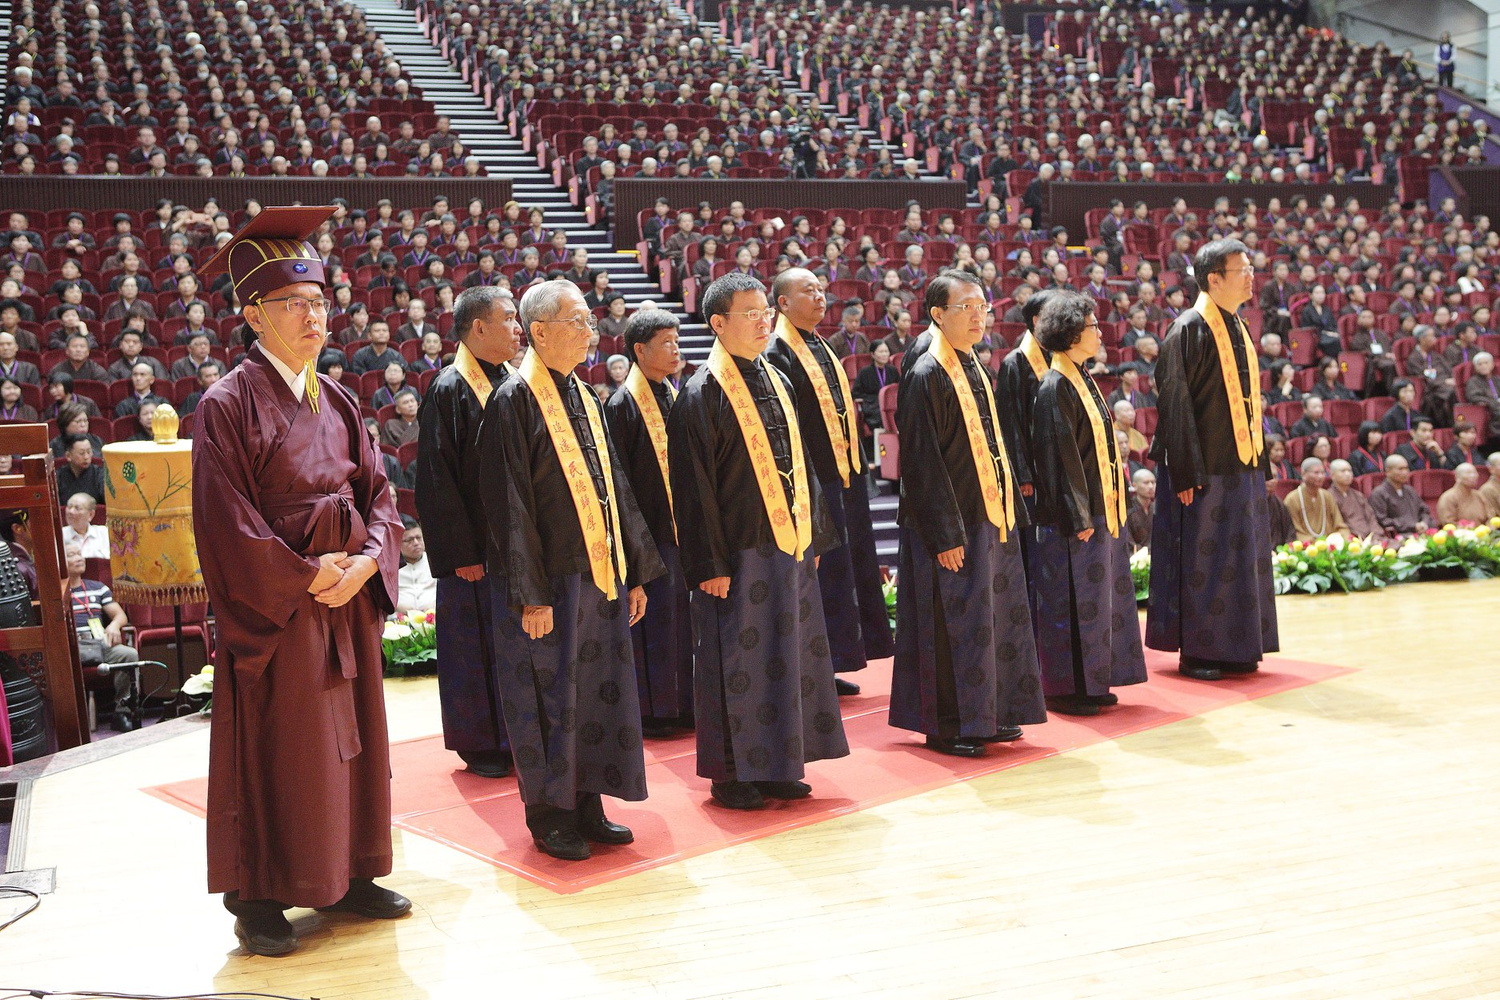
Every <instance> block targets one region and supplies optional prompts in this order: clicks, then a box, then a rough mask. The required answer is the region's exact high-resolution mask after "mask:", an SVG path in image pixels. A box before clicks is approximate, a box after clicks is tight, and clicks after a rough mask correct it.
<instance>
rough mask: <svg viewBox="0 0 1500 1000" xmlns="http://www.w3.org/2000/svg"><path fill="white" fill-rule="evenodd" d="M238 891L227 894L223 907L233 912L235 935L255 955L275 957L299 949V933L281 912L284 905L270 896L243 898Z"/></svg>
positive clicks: (243, 946)
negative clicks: (268, 897)
mask: <svg viewBox="0 0 1500 1000" xmlns="http://www.w3.org/2000/svg"><path fill="white" fill-rule="evenodd" d="M239 896H240V894H239V893H238V892H226V893H225V894H224V909H226V910H228V911H229V912H230V913H233V914H234V917H235V920H234V936H235V937H237V938H239V941H240V947H242V948H244V949H245V950H246V951H248V952H249V953H250V954H252V955H264V956H266V957H267V958H275V957H277V956H279V955H289V954H291V953H292V952H294V951H296V950H297V946H298V943H299V942H298V941H297V932H296V931H294V930H292V925H291V923H290V922H289V921H288V920H287V918H286V917H285V916H283V915H282V913H281V911H282V909H283V907H282V905H281V904H280V903H278V902H276V901H275V900H271V899H252V900H241V899H240V898H239Z"/></svg>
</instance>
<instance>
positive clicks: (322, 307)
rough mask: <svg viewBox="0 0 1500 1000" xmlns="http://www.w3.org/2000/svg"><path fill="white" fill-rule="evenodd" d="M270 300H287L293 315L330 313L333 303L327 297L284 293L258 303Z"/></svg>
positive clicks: (288, 310) (263, 303)
mask: <svg viewBox="0 0 1500 1000" xmlns="http://www.w3.org/2000/svg"><path fill="white" fill-rule="evenodd" d="M268 302H285V303H286V311H287V312H289V313H291V314H292V315H293V316H306V315H307V314H308V313H322V314H323V315H325V316H326V315H327V314H328V309H329V306H330V304H331V303H329V301H328V300H327V299H322V298H319V299H310V298H307V297H305V296H302V295H283V296H282V297H281V298H278V299H261V300H260V301H259V302H258V303H256V305H265V304H266V303H268Z"/></svg>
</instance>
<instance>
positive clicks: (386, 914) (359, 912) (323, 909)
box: [317, 904, 411, 920]
mask: <svg viewBox="0 0 1500 1000" xmlns="http://www.w3.org/2000/svg"><path fill="white" fill-rule="evenodd" d="M317 910H318V912H319V913H349V914H353V915H354V916H356V917H364V918H366V919H368V920H399V919H400V918H401V917H404V916H406V915H407V914H408V913H410V912H411V905H410V904H407V906H406V908H405V909H404V910H401V911H399V912H394V913H393V912H391V911H390V910H370V909H365V908H364V907H359V906H339V905H335V906H319V907H318V908H317Z"/></svg>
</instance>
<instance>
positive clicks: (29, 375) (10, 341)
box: [0, 331, 42, 385]
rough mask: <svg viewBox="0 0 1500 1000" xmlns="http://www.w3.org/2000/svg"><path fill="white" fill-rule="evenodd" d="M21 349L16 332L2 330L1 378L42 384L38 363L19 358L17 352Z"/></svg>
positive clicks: (0, 335) (29, 383) (0, 334)
mask: <svg viewBox="0 0 1500 1000" xmlns="http://www.w3.org/2000/svg"><path fill="white" fill-rule="evenodd" d="M22 332H24V331H22ZM20 350H21V345H20V343H19V342H18V341H17V340H16V337H15V335H14V334H11V333H5V332H3V331H0V378H8V379H13V380H14V381H16V382H25V383H27V384H28V385H41V384H42V373H41V372H40V371H38V370H37V367H36V365H34V364H32V363H31V362H30V361H21V360H19V359H17V357H16V354H17V353H18V352H19V351H20Z"/></svg>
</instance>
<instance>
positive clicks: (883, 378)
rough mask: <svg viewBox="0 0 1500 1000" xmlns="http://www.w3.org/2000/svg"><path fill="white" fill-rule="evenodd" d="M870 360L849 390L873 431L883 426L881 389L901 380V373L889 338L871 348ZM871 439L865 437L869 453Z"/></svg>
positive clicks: (860, 412)
mask: <svg viewBox="0 0 1500 1000" xmlns="http://www.w3.org/2000/svg"><path fill="white" fill-rule="evenodd" d="M870 362H871V363H870V364H868V365H866V366H865V367H863V368H861V369H860V370H859V374H857V375H855V376H854V382H853V384H852V385H851V386H850V387H849V392H850V394H851V395H853V396H854V401H855V402H856V403H858V404H859V414H860V416H861V417H862V418H863V419H864V422H865V426H866V427H868V428H870V430H872V431H873V430H878V429H879V428H880V427H881V419H880V390H882V389H884V388H885V387H886V386H888V385H895V384H896V383H897V382H899V381H900V380H901V373H900V372H898V371H897V370H896V369H895V368H894V367H893V366H892V365H891V345H890V343H889V341H888V340H878V341H876V342H875V344H874V345H873V346H872V347H871V348H870ZM871 440H872V439H871V438H865V441H866V442H867V447H866V453H867V454H868V451H869V447H868V442H870V441H871Z"/></svg>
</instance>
